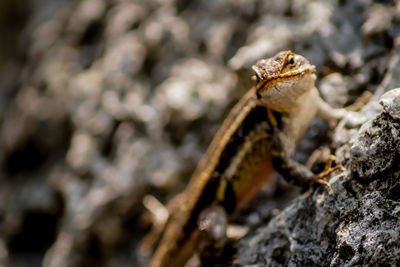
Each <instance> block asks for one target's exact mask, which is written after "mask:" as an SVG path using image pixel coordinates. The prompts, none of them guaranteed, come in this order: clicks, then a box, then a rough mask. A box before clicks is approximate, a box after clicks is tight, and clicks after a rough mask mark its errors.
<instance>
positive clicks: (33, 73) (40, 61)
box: [0, 0, 400, 266]
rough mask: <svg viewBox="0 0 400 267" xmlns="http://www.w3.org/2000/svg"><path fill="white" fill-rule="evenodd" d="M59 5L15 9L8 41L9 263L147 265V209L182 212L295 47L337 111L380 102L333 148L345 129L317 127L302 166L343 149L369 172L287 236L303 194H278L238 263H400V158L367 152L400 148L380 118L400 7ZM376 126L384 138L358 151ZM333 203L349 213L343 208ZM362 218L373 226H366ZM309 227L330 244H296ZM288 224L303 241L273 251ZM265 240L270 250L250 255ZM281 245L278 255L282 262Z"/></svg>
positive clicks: (3, 101) (345, 184)
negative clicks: (208, 153) (195, 183)
mask: <svg viewBox="0 0 400 267" xmlns="http://www.w3.org/2000/svg"><path fill="white" fill-rule="evenodd" d="M50 2H51V3H52V4H51V5H42V4H41V3H43V1H39V0H37V1H35V0H31V1H29V2H28V3H29V5H25V4H24V3H22V2H21V1H9V0H7V1H2V4H0V15H1V16H0V21H1V22H5V23H4V24H2V25H14V26H13V27H15V28H12V27H11V26H9V27H7V28H6V29H7V36H11V37H10V38H5V40H7V42H4V43H1V44H0V48H2V52H1V54H0V77H1V81H2V82H1V83H0V89H1V90H0V111H1V112H0V163H1V169H0V264H2V265H5V266H41V265H42V264H43V265H45V266H125V265H129V266H132V265H133V266H139V265H143V264H146V263H147V259H146V258H145V257H144V256H143V255H142V254H141V253H140V252H139V250H138V244H139V241H140V240H141V239H142V238H143V234H144V233H145V232H146V231H147V230H148V227H149V225H148V221H146V216H144V215H143V214H144V213H145V212H144V211H145V209H144V207H143V204H142V199H143V197H144V196H145V195H148V194H151V195H155V196H156V197H157V198H159V199H160V200H161V201H162V202H166V201H167V200H168V199H170V198H171V197H172V196H173V195H175V194H176V193H178V192H180V191H181V190H182V189H183V188H184V186H185V184H186V182H187V180H188V179H189V177H190V173H191V172H192V170H193V168H194V167H195V165H196V163H197V162H198V161H199V159H200V158H201V156H202V154H203V153H204V151H205V149H206V147H207V145H208V143H209V142H210V140H211V138H212V136H213V134H214V133H215V132H216V130H217V128H218V125H219V124H220V123H221V121H222V119H223V118H224V116H225V115H226V114H227V112H228V110H229V108H230V107H231V106H232V105H233V104H234V103H235V102H236V101H237V99H238V98H240V96H241V95H242V94H243V92H244V91H245V90H246V89H247V88H248V87H249V86H250V85H251V79H250V76H251V71H249V69H250V68H249V67H250V66H251V65H252V64H254V62H255V61H256V60H258V59H259V58H262V57H269V56H271V55H273V54H274V53H276V52H277V51H280V50H284V49H292V50H293V51H295V52H297V53H300V54H302V55H304V56H306V57H307V58H308V59H309V60H310V61H311V62H312V63H313V64H315V65H316V66H317V69H318V76H319V82H318V86H319V87H320V88H321V94H322V95H323V97H325V99H326V100H327V101H328V102H330V103H331V104H333V105H337V106H343V105H346V104H349V103H351V102H353V101H354V100H355V99H356V97H357V96H358V95H359V94H360V93H361V92H362V91H365V90H369V91H371V92H375V94H376V97H375V101H373V102H371V104H369V105H367V107H365V109H363V111H362V112H361V113H358V115H356V114H354V116H352V117H350V118H347V119H346V120H344V121H342V122H341V123H340V124H339V126H338V128H337V130H336V132H335V134H333V135H332V136H329V135H327V134H326V132H327V131H328V130H329V127H330V126H329V125H327V124H324V123H323V122H321V121H318V120H315V121H314V122H313V124H312V128H311V129H310V131H309V132H308V133H307V136H306V138H305V140H303V142H302V144H301V145H300V147H299V151H298V154H297V155H296V157H297V159H299V160H301V161H303V162H304V161H306V160H307V157H308V156H309V154H310V153H311V152H312V151H313V150H314V149H315V148H318V147H319V146H323V145H325V146H329V144H331V143H332V140H333V141H334V142H333V144H334V145H333V146H331V148H332V149H333V150H336V154H337V161H338V162H340V163H343V164H344V165H346V166H353V167H354V170H355V171H354V172H351V174H352V176H346V175H345V174H342V175H341V176H339V177H337V178H332V180H331V182H332V185H333V187H334V193H333V194H328V192H327V191H326V190H325V189H323V188H317V190H316V191H315V192H313V193H312V194H311V197H309V198H307V197H306V196H305V195H300V197H299V199H298V200H296V201H295V202H293V203H292V204H291V205H290V206H289V207H288V208H287V209H285V211H286V210H291V211H290V212H289V213H290V214H291V215H293V216H290V217H289V218H287V220H288V221H287V222H285V221H284V218H285V214H287V212H282V213H279V212H278V211H277V210H276V209H274V208H280V209H283V208H284V204H282V203H287V202H288V201H290V199H292V198H293V195H294V194H296V192H297V191H296V190H288V189H287V188H288V187H287V186H286V185H284V184H283V183H282V182H279V181H278V182H277V183H276V186H275V187H276V188H277V191H276V192H277V193H270V192H269V193H268V192H265V191H264V194H260V195H259V196H257V197H256V199H255V200H254V201H252V203H250V205H249V206H248V207H246V208H245V210H244V211H243V212H242V214H241V215H239V216H238V218H237V221H236V222H240V223H244V224H247V225H250V226H251V227H252V230H251V231H250V233H249V235H248V236H247V237H246V238H245V239H243V240H242V241H240V242H239V247H238V257H239V258H238V260H241V262H242V263H248V264H256V263H263V262H264V261H263V260H265V259H267V256H266V255H275V256H274V257H275V258H274V259H275V262H276V263H279V262H280V263H282V264H283V263H285V262H286V259H288V261H287V263H294V261H290V259H292V260H293V259H294V258H296V257H297V256H298V257H299V259H305V255H306V254H301V255H300V252H299V251H300V250H301V246H303V245H304V244H309V245H310V247H311V248H312V251H311V254H310V255H312V257H311V258H310V259H308V260H309V261H307V262H308V263H320V264H323V265H326V264H327V262H329V263H334V264H336V265H341V264H348V265H356V264H361V263H365V259H373V260H375V262H376V263H378V264H380V263H388V261H387V259H388V258H393V259H394V260H393V261H395V260H396V258H395V256H396V255H397V254H398V253H396V250H395V249H396V248H398V247H399V246H398V245H399V243H398V242H399V241H398V240H399V239H398V238H397V239H395V238H394V237H395V235H394V233H395V232H394V229H396V228H395V226H394V225H395V223H396V220H398V219H397V218H398V216H397V218H396V217H393V219H392V224H390V223H389V222H388V223H382V224H380V222H381V220H382V221H384V222H385V221H386V218H387V217H388V216H389V215H393V216H395V215H394V214H395V212H396V207H397V206H396V203H397V202H396V196H397V193H396V190H397V189H396V188H398V186H396V178H395V177H396V176H395V170H396V163H397V162H399V161H398V157H396V156H393V158H391V164H390V167H388V166H386V165H385V166H383V164H384V163H385V162H386V161H385V160H378V159H377V158H375V159H377V160H378V161H379V164H381V165H379V166H382V168H379V169H375V167H374V169H370V166H371V163H370V161H368V160H373V159H374V157H367V161H363V159H364V158H366V157H365V153H367V152H368V151H370V150H369V149H368V148H366V147H365V144H376V150H375V151H379V153H378V154H379V155H382V154H383V155H384V156H385V157H386V156H387V157H388V159H389V157H390V155H393V153H395V151H396V147H395V145H396V144H398V143H396V141H395V140H396V138H397V137H396V135H395V133H396V131H395V130H396V127H395V126H394V125H395V120H396V116H398V109H396V107H397V106H396V105H395V104H393V103H394V102H393V101H390V100H391V97H389V98H383V99H382V103H383V107H384V110H385V112H383V113H382V112H381V111H379V107H380V106H379V104H378V98H379V96H381V95H382V94H383V93H385V92H386V91H388V90H389V89H392V88H396V87H399V86H400V80H399V77H400V52H399V51H400V49H399V48H400V38H399V35H400V34H399V33H400V26H399V25H400V23H399V22H400V5H399V3H398V2H396V1H385V2H382V1H372V0H363V1H361V0H356V1H341V0H337V1H331V2H327V1H322V0H321V1H306V0H296V1H289V0H288V1H259V0H252V1H242V0H239V1H237V0H235V1H232V0H226V1H197V0H193V1H186V0H165V1H161V0H150V1H130V0H104V1H103V0H74V1H62V0H59V1H49V3H50ZM10 10H12V11H13V12H12V13H7V12H10ZM7 14H17V15H18V16H20V17H22V19H21V20H17V23H13V19H16V18H17V17H18V16H11V15H7ZM28 14H30V16H28ZM10 21H11V22H10ZM3 48H4V49H3ZM379 112H381V113H380V114H381V115H378V117H379V116H380V117H379V118H376V117H375V116H376V114H377V113H379ZM396 114H397V115H396ZM367 120H372V121H370V124H369V125H371V127H369V126H368V127H367V126H363V130H362V131H363V132H362V133H360V134H359V136H360V138H361V139H360V140H358V141H352V140H354V139H352V138H353V137H355V136H356V134H357V132H358V129H359V128H360V126H361V125H362V124H364V123H365V121H367ZM374 120H375V121H374ZM385 127H386V128H385ZM379 129H386V130H387V129H390V130H391V131H392V133H393V134H392V136H391V138H393V143H390V144H387V146H386V147H381V146H379V140H380V139H379V138H381V137H383V136H382V135H381V134H378V133H380V132H379ZM386 130H384V131H383V132H385V131H386ZM328 132H331V131H328ZM371 136H372V137H376V139H371V140H370V141H368V140H369V139H368V138H371ZM385 136H386V135H385ZM378 137H379V138H378ZM331 138H333V139H332V140H331ZM378 139H379V140H378ZM391 140H392V139H391ZM385 149H388V151H385ZM383 151H384V152H383ZM385 159H386V158H385ZM349 170H352V169H351V168H350V167H349ZM382 173H384V174H382ZM383 175H384V176H383ZM354 177H358V178H357V179H353V178H354ZM383 177H385V178H383ZM339 178H340V179H339ZM389 184H390V186H389ZM385 186H389V187H385ZM397 191H398V190H397ZM293 192H294V193H293ZM266 200H270V201H269V202H268V203H267V201H266ZM278 200H279V201H278ZM361 200H362V201H361ZM265 203H267V204H265ZM271 203H272V204H271ZM332 203H336V204H337V206H336V208H334V209H332V210H327V207H328V206H329V207H331V206H333V205H334V204H332ZM355 203H360V207H363V208H364V209H362V208H360V207H358V208H357V207H355ZM368 203H370V204H368ZM331 204H332V205H331ZM353 204H354V205H353ZM296 207H297V208H296ZM311 208H313V209H311ZM296 209H297V211H299V210H303V211H304V212H303V213H296ZM397 209H398V208H397ZM322 211H324V212H326V213H322ZM359 211H365V212H368V214H372V215H371V216H372V217H371V216H370V217H368V218H369V219H371V220H372V221H369V222H368V223H366V224H361V221H359V220H358V219H359V218H361V217H357V216H356V215H357V214H360V213H359ZM278 213H279V215H278V216H276V217H274V215H275V214H278ZM296 214H299V215H298V216H299V218H300V217H301V218H303V217H310V218H308V219H311V220H312V218H314V221H313V222H314V225H313V226H315V227H314V228H313V229H314V230H313V231H314V232H311V233H309V234H307V233H306V232H304V231H305V229H306V228H301V227H302V225H297V226H296V224H292V225H293V227H289V228H288V229H290V231H289V230H287V229H286V228H285V227H286V226H287V225H289V224H288V223H295V222H297V219H296V218H297V217H296V216H297V215H296ZM374 214H375V215H374ZM337 216H341V218H343V220H342V221H340V222H338V221H336V217H337ZM374 216H375V217H374ZM273 217H274V219H273V220H272V221H271V222H270V223H269V224H268V225H267V223H268V221H269V220H270V219H271V218H273ZM377 218H379V220H378V219H377ZM304 219H307V218H304ZM316 222H318V223H316ZM335 222H336V226H334V224H335ZM315 224H316V225H315ZM265 225H267V226H265ZM273 225H275V226H277V227H278V226H279V227H281V229H283V230H284V231H283V232H285V234H287V236H286V235H281V236H280V237H279V238H280V240H281V241H279V242H280V243H274V242H272V239H271V241H267V240H270V239H268V238H269V235H270V234H272V235H274V233H275V232H274V231H273V230H272V229H273V228H271V227H273ZM361 226H364V227H361ZM260 227H261V228H260ZM263 227H266V228H263ZM279 227H278V228H279ZM258 229H259V230H258ZM268 229H269V230H268ZM293 229H295V230H296V229H298V230H299V231H298V232H296V233H295V234H293V233H294V232H292V231H293ZM263 231H264V234H262V233H263ZM357 231H358V232H357ZM362 231H365V232H362ZM361 232H362V235H360V236H358V235H357V238H356V239H352V236H353V234H354V233H361ZM256 233H261V234H260V235H258V236H257V238H256ZM276 233H277V232H276ZM292 234H293V235H292ZM326 234H328V235H329V237H326V236H325V235H326ZM285 236H286V237H285ZM287 237H290V238H287ZM302 237H305V238H306V239H302ZM313 237H318V238H320V239H313ZM391 237H393V239H390V238H391ZM251 240H253V241H251ZM254 240H265V242H264V244H259V243H257V242H256V241H254ZM285 240H286V241H285ZM388 240H394V241H390V242H389V241H388ZM250 241H251V242H252V243H251V244H258V245H257V246H256V245H254V246H250V248H249V246H248V244H249V242H250ZM268 242H272V243H268ZM396 242H397V243H396ZM267 243H268V244H272V245H273V246H275V248H276V249H272V250H268V251H267V250H266V249H267V247H266V244H267ZM396 245H397V247H396ZM253 248H254V249H253ZM287 248H289V249H288V250H287ZM251 249H252V250H251ZM257 249H258V251H257ZM292 251H295V252H296V253H297V254H295V253H293V254H291V253H292ZM371 251H376V253H375V254H369V253H372V252H371ZM391 253H393V254H391ZM260 255H261V256H260ZM295 255H297V256H295ZM321 255H323V257H320V256H321ZM369 255H371V256H369ZM393 255H394V256H393ZM232 257H234V256H232ZM318 259H322V260H325V261H319V260H318ZM238 262H239V261H237V264H239V263H238ZM271 263H272V262H271Z"/></svg>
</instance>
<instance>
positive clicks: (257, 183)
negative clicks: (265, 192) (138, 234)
mask: <svg viewBox="0 0 400 267" xmlns="http://www.w3.org/2000/svg"><path fill="white" fill-rule="evenodd" d="M253 69H254V71H255V73H256V78H257V82H256V85H255V87H254V88H252V89H251V90H249V92H248V93H247V94H246V95H245V96H243V97H242V99H241V100H240V101H239V102H238V103H237V104H236V105H235V107H234V108H233V109H232V111H231V112H230V114H229V115H228V117H227V118H226V119H225V121H224V123H223V124H222V126H221V128H220V129H219V130H218V132H217V134H216V136H215V138H214V139H213V141H212V142H211V144H210V146H209V148H208V150H207V152H206V155H205V157H204V158H203V159H202V160H201V162H200V163H199V165H198V167H197V168H196V170H195V172H194V174H193V175H192V178H191V180H190V183H189V185H188V187H187V188H186V190H185V191H184V193H183V194H182V195H180V197H179V198H178V199H177V200H175V205H173V208H172V210H171V215H170V217H169V219H168V221H167V224H166V227H165V231H164V234H163V237H162V239H161V242H160V245H159V246H158V248H157V250H156V251H155V254H154V256H153V259H152V262H151V266H152V267H163V266H183V265H184V264H185V263H186V262H187V261H188V259H189V258H190V257H191V256H192V255H193V253H194V251H196V249H197V247H198V245H199V244H198V243H199V238H200V234H201V233H200V231H199V229H198V227H199V224H201V222H200V217H202V216H203V215H202V212H204V210H206V209H207V208H208V207H210V206H214V205H217V206H220V207H222V210H223V211H224V212H225V213H226V214H227V215H229V214H232V213H233V212H234V211H235V210H236V209H237V208H238V207H240V206H242V205H243V204H244V203H246V201H247V200H249V199H250V198H251V197H252V196H253V195H254V193H255V192H257V190H258V189H259V188H260V187H261V186H262V184H264V183H265V182H266V181H267V180H268V179H269V178H270V177H271V176H272V175H273V174H274V172H275V170H276V171H278V172H279V173H281V174H282V175H283V176H284V177H285V179H287V180H290V181H294V182H295V183H296V184H300V185H301V184H303V185H304V184H306V185H309V184H311V183H313V182H315V181H316V176H315V175H314V174H313V173H312V172H311V171H309V170H308V169H307V168H306V167H305V166H303V165H301V164H300V163H297V162H296V161H294V160H293V159H292V156H293V154H294V152H295V148H296V145H297V144H298V142H299V141H300V139H301V137H302V136H303V134H304V132H305V131H306V129H307V128H308V126H309V124H310V122H311V120H312V119H313V118H314V117H315V116H316V115H318V116H320V117H323V118H335V119H338V118H341V117H343V116H344V115H345V113H346V111H344V110H343V109H333V108H331V107H330V106H329V105H328V104H326V103H325V102H324V101H323V100H322V99H321V98H320V96H319V93H318V90H317V89H316V87H315V85H314V82H315V79H316V76H315V74H314V73H315V66H313V65H311V64H310V63H309V62H308V61H307V60H306V59H305V58H304V57H302V56H300V55H296V54H294V53H292V52H291V51H282V52H280V53H278V54H277V55H275V56H274V57H272V58H269V59H266V60H260V61H259V62H257V63H256V64H255V65H254V66H253Z"/></svg>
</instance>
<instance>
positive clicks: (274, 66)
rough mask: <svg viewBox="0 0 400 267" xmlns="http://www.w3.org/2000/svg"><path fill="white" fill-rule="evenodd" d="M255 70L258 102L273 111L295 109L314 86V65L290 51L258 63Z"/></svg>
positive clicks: (254, 67)
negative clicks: (302, 97)
mask: <svg viewBox="0 0 400 267" xmlns="http://www.w3.org/2000/svg"><path fill="white" fill-rule="evenodd" d="M253 70H254V71H255V76H256V86H255V88H256V96H257V99H258V100H259V101H260V103H261V104H263V105H264V106H267V107H268V108H271V109H273V110H277V111H290V110H294V109H295V108H296V106H297V104H298V101H300V99H299V98H300V97H301V96H302V95H303V94H304V93H306V92H308V91H309V90H311V89H313V88H314V87H315V84H314V83H315V79H316V76H315V66H314V65H311V64H310V62H308V60H307V59H306V58H304V57H303V56H301V55H297V54H295V53H293V52H292V51H290V50H289V51H282V52H279V53H278V54H276V55H275V56H274V57H271V58H268V59H262V60H260V61H258V62H257V63H256V64H255V65H254V66H253Z"/></svg>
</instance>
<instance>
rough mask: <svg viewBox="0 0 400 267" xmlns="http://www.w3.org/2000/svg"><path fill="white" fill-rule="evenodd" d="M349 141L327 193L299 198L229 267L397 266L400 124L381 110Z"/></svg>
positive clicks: (243, 246) (393, 96)
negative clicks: (346, 156)
mask: <svg viewBox="0 0 400 267" xmlns="http://www.w3.org/2000/svg"><path fill="white" fill-rule="evenodd" d="M398 96H399V90H398V89H395V90H392V91H389V92H388V93H386V94H385V95H384V96H382V100H383V102H384V103H385V104H384V105H387V106H390V110H398V108H400V104H399V102H398V100H397V98H398ZM370 107H371V108H373V106H372V105H371V106H370ZM354 138H355V140H356V141H354V144H353V145H352V146H351V151H350V163H349V164H348V166H346V167H347V171H345V172H342V173H338V174H335V175H334V176H333V177H332V178H331V179H330V181H329V182H330V184H331V185H332V188H333V192H332V193H330V192H329V190H328V189H327V188H325V187H318V188H317V189H315V190H313V192H312V193H310V192H309V193H306V194H304V195H301V196H300V197H298V198H297V199H296V200H295V201H294V202H293V203H292V204H291V205H289V206H288V207H286V208H285V209H284V210H283V211H282V212H281V213H279V215H278V216H276V217H274V218H273V219H272V220H271V221H270V222H269V223H268V224H267V225H265V226H261V227H258V228H257V229H256V230H255V231H253V232H251V233H250V234H248V236H246V237H245V238H243V239H242V240H240V241H239V243H238V252H237V255H235V260H234V261H233V266H360V265H392V266H395V265H398V264H399V263H400V254H399V252H400V246H399V240H400V238H399V235H398V232H399V231H400V221H399V220H398V218H399V211H400V201H399V194H398V191H399V182H398V181H399V178H400V160H399V159H400V153H399V149H398V148H399V147H400V122H399V121H398V120H395V119H394V118H393V117H391V116H390V115H389V114H388V113H387V111H386V110H384V111H382V112H381V113H379V114H378V115H377V116H376V117H375V118H372V119H371V120H369V121H368V122H366V123H365V124H363V125H362V127H361V129H360V131H359V132H358V134H355V136H354ZM360 178H363V179H360ZM365 178H369V179H368V180H365ZM389 255H390V256H389Z"/></svg>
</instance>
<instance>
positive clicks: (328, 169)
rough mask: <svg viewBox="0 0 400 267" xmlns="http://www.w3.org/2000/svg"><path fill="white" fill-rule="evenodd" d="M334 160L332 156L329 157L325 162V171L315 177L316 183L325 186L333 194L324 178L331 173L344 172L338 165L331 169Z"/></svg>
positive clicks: (343, 168)
mask: <svg viewBox="0 0 400 267" xmlns="http://www.w3.org/2000/svg"><path fill="white" fill-rule="evenodd" d="M334 160H335V156H334V155H330V156H329V157H328V159H327V161H326V165H325V169H324V170H323V171H322V172H321V173H319V174H318V175H317V176H316V178H317V179H316V182H317V183H319V184H322V185H325V186H327V187H328V188H329V191H330V192H333V189H332V186H331V185H330V184H329V183H328V182H327V181H326V178H328V177H329V176H331V175H332V173H334V172H336V171H344V170H346V168H345V167H343V166H341V165H338V166H335V167H332V162H333V161H334Z"/></svg>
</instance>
